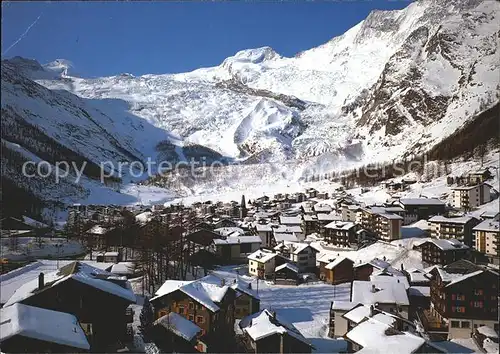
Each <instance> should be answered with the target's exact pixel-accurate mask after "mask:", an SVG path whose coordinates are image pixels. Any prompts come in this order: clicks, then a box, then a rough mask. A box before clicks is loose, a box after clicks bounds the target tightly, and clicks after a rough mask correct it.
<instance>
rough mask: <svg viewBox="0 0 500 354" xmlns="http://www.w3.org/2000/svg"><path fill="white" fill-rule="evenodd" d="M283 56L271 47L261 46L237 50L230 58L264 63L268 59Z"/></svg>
mask: <svg viewBox="0 0 500 354" xmlns="http://www.w3.org/2000/svg"><path fill="white" fill-rule="evenodd" d="M279 58H281V56H280V55H279V54H278V53H276V52H275V51H274V49H273V48H271V47H267V46H266V47H260V48H253V49H245V50H240V51H239V52H237V53H236V54H235V55H234V56H233V57H230V58H228V59H233V60H238V61H247V62H251V63H254V64H258V63H262V62H264V61H267V60H272V59H279Z"/></svg>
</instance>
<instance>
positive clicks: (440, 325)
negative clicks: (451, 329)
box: [418, 309, 448, 332]
mask: <svg viewBox="0 0 500 354" xmlns="http://www.w3.org/2000/svg"><path fill="white" fill-rule="evenodd" d="M418 317H420V320H421V321H422V325H423V326H424V328H425V330H426V331H428V332H448V324H446V323H445V322H443V321H441V320H440V319H439V318H438V317H436V316H434V315H433V314H432V313H431V311H430V310H422V309H420V310H418Z"/></svg>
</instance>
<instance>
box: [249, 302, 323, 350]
mask: <svg viewBox="0 0 500 354" xmlns="http://www.w3.org/2000/svg"><path fill="white" fill-rule="evenodd" d="M240 328H241V329H242V330H243V332H245V333H247V334H248V336H249V337H250V338H252V340H253V341H258V340H260V339H263V338H266V337H269V336H272V335H275V334H280V335H282V334H285V333H286V334H288V335H290V336H292V337H294V338H295V339H297V340H299V341H301V342H302V343H305V344H307V345H309V346H311V347H313V346H312V345H311V344H310V343H309V341H308V340H307V339H306V338H305V337H304V336H303V335H302V333H300V332H299V330H298V329H297V328H295V326H294V325H293V324H291V323H289V322H287V321H285V320H284V319H283V318H282V317H281V316H278V315H277V314H275V313H272V312H271V311H269V310H268V309H264V310H262V311H260V312H257V313H254V314H253V315H250V316H247V317H245V318H243V319H242V320H241V321H240Z"/></svg>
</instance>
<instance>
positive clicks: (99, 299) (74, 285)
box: [4, 262, 136, 351]
mask: <svg viewBox="0 0 500 354" xmlns="http://www.w3.org/2000/svg"><path fill="white" fill-rule="evenodd" d="M135 302H136V298H135V294H134V293H133V291H132V289H131V287H130V283H129V282H128V281H127V279H126V278H124V277H118V276H116V275H114V274H112V273H109V272H106V271H103V270H100V269H99V268H95V267H92V266H90V265H87V264H85V263H80V262H72V263H70V264H68V265H66V266H64V267H62V268H60V269H59V270H58V271H55V272H52V273H47V274H43V273H40V275H39V276H38V279H33V280H31V281H29V282H27V283H25V284H24V285H22V286H20V287H19V288H18V289H17V290H16V291H15V292H14V294H13V295H12V296H11V297H10V298H9V300H8V301H7V302H6V303H5V305H4V307H7V306H11V305H14V304H16V303H21V304H24V305H29V306H35V307H40V308H44V309H48V310H53V311H60V312H67V313H71V314H73V315H75V316H76V318H77V319H78V321H79V322H80V325H81V326H82V328H83V330H84V331H85V333H86V335H87V337H88V338H89V342H90V345H91V348H92V350H93V351H95V350H98V351H106V349H108V350H109V348H113V346H114V345H116V343H117V342H118V341H122V340H124V339H126V338H128V337H127V323H128V322H131V320H132V319H131V318H130V319H129V318H128V317H129V316H128V315H127V312H126V311H127V307H128V306H129V305H130V304H133V303H135Z"/></svg>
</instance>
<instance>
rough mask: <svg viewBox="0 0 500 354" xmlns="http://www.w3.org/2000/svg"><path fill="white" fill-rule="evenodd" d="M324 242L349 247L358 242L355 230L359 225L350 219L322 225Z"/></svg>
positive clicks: (359, 227)
mask: <svg viewBox="0 0 500 354" xmlns="http://www.w3.org/2000/svg"><path fill="white" fill-rule="evenodd" d="M324 229H325V231H324V238H325V242H327V243H329V244H332V245H335V246H340V247H349V246H351V245H353V244H357V243H358V235H357V231H358V230H360V229H361V226H359V225H358V224H355V223H354V222H351V221H333V222H331V223H329V224H327V225H325V227H324Z"/></svg>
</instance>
